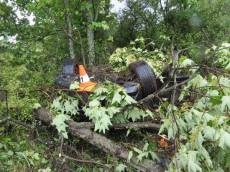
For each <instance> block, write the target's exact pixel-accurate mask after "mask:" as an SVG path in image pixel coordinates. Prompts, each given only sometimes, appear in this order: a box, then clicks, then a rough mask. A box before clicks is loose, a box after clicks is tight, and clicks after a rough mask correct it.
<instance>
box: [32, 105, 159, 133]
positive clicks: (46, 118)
mask: <svg viewBox="0 0 230 172" xmlns="http://www.w3.org/2000/svg"><path fill="white" fill-rule="evenodd" d="M36 118H37V119H38V120H40V121H42V122H44V123H46V124H49V123H51V122H52V115H51V114H50V112H49V111H48V110H47V109H44V108H39V109H38V110H37V112H36ZM74 127H75V128H88V129H93V128H94V124H93V123H92V122H75V123H74ZM160 127H161V125H160V124H157V123H153V122H150V121H147V122H130V123H121V124H113V125H112V126H110V128H114V129H121V130H122V129H140V128H149V129H157V130H158V129H160Z"/></svg>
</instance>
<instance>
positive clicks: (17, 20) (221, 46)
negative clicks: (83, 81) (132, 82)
mask: <svg viewBox="0 0 230 172" xmlns="http://www.w3.org/2000/svg"><path fill="white" fill-rule="evenodd" d="M111 2H114V1H113V0H89V1H82V0H63V1H56V0H40V1H23V0H9V1H4V0H0V171H23V172H24V171H40V172H50V171H58V170H59V169H61V168H62V170H63V169H64V166H65V165H66V164H67V166H68V168H67V167H66V166H65V167H66V169H64V170H69V167H71V168H73V169H74V170H76V171H92V170H95V171H102V170H104V171H106V170H107V169H105V168H101V164H100V161H102V163H104V164H107V165H111V166H114V167H115V168H114V169H115V171H124V170H125V169H127V170H130V171H133V170H134V169H132V168H131V167H129V166H128V165H127V164H125V163H126V162H129V161H130V160H131V159H132V158H135V157H136V158H137V160H138V161H139V162H142V161H143V160H144V159H150V160H154V161H155V162H161V161H162V156H163V157H165V156H164V155H163V153H161V152H162V148H161V147H160V146H159V145H158V141H156V140H154V139H153V136H152V135H153V134H154V135H158V136H160V137H164V138H167V141H168V143H170V144H172V145H173V150H171V152H170V153H171V154H170V155H169V156H167V155H166V157H167V158H168V159H169V163H166V171H189V172H196V171H230V151H229V150H230V149H229V148H230V119H229V116H230V44H229V42H230V36H229V32H230V29H229V28H230V13H229V9H230V3H229V0H211V1H210V0H179V1H178V0H165V1H164V0H161V1H157V0H123V1H122V2H123V3H124V4H125V7H124V8H123V9H122V10H121V11H120V12H113V10H112V5H111ZM177 56H178V60H177V59H176V57H177ZM69 58H74V59H75V60H76V61H77V63H83V64H85V65H86V66H87V67H88V68H89V69H90V68H91V66H92V65H101V64H107V63H109V65H111V66H112V68H113V69H114V71H116V72H122V73H126V72H127V69H128V65H129V64H130V63H132V62H135V61H137V60H144V61H146V62H147V63H148V64H149V65H150V66H151V67H152V69H153V71H154V72H155V73H156V75H157V76H158V77H160V79H161V81H163V79H164V78H162V76H161V74H162V73H161V72H162V71H163V69H165V66H167V65H168V64H170V63H172V62H173V63H174V64H173V65H174V67H175V68H176V69H175V71H174V73H173V74H172V75H174V76H172V77H175V76H176V75H179V74H186V75H188V76H190V79H189V81H188V82H187V83H185V84H183V85H181V86H180V87H176V89H177V91H180V95H179V100H178V102H176V103H175V102H173V101H172V98H164V99H161V100H160V106H159V108H158V109H156V110H155V111H153V112H152V111H149V110H147V109H145V108H143V106H142V104H140V103H139V102H138V101H136V100H134V99H133V98H132V97H130V96H129V95H128V94H127V93H126V92H125V90H124V89H123V88H122V87H120V86H119V85H117V84H114V83H111V82H109V81H106V82H103V83H99V84H98V85H97V87H96V88H95V90H94V93H93V94H91V95H90V96H89V100H88V102H87V103H85V104H83V105H82V97H81V96H80V95H78V94H75V96H74V97H73V96H70V95H69V94H68V93H66V92H65V91H66V90H62V89H57V88H54V84H53V83H54V80H55V77H56V76H57V74H58V73H60V70H61V66H62V63H63V61H64V60H65V59H69ZM172 70H174V69H172ZM78 86H79V83H78V82H75V83H72V85H71V86H70V90H72V91H73V90H74V89H76V88H77V87H78ZM173 91H174V90H173ZM173 91H172V92H173ZM5 93H7V95H4V94H5ZM156 98H157V95H156ZM41 106H42V107H47V108H49V109H50V110H51V111H52V113H53V121H52V125H53V127H55V128H56V129H57V131H58V132H56V130H53V129H51V127H50V128H49V127H48V129H47V130H45V131H44V127H43V126H42V125H41V124H40V122H38V121H37V120H35V119H34V115H33V114H34V110H35V109H37V108H39V107H41ZM83 111H84V114H83ZM82 115H83V118H84V119H86V120H87V121H90V122H92V123H93V124H94V131H95V132H97V133H100V134H103V135H106V136H108V137H111V138H112V139H115V140H116V142H121V141H122V143H121V144H122V145H124V146H125V147H126V148H128V149H129V150H130V152H129V157H128V159H127V161H123V162H121V161H119V160H117V159H116V158H115V157H112V156H111V155H107V156H105V155H104V154H102V153H101V152H100V151H99V150H95V149H94V148H89V147H90V146H88V145H87V144H85V142H82V141H81V140H79V139H74V138H72V136H70V135H68V129H67V123H66V122H67V121H68V120H74V121H77V122H80V121H81V120H82ZM145 120H157V121H158V122H159V123H161V128H160V130H159V133H152V131H151V132H149V131H148V130H144V131H143V130H137V131H136V130H128V131H127V132H126V131H124V133H125V134H124V135H123V134H120V133H119V132H118V134H115V132H114V131H113V130H111V128H112V125H114V124H119V123H126V122H136V121H138V122H140V121H145ZM45 129H46V128H45ZM162 135H164V136H162ZM133 137H134V139H133ZM119 139H120V140H119ZM66 145H68V146H70V145H71V146H72V147H75V148H76V149H77V150H78V151H79V152H83V153H82V154H81V155H80V156H79V155H78V154H77V158H78V157H81V158H82V159H86V161H84V162H83V164H82V162H81V163H79V162H76V159H74V160H75V161H74V160H73V159H67V157H63V156H62V153H63V152H62V151H65V149H64V148H63V147H65V146H66ZM71 146H70V147H71ZM159 150H160V151H159ZM73 152H77V151H76V150H74V151H73V150H71V151H70V153H69V152H68V153H69V155H70V156H71V155H73ZM163 152H164V151H163ZM166 154H167V152H166ZM82 159H81V160H82ZM87 159H88V160H87ZM92 159H95V162H93V164H94V165H96V167H92V166H91V165H84V163H85V162H87V163H89V164H90V163H92V161H93V160H92ZM91 160H92V161H91ZM59 161H60V162H59ZM87 163H86V164H87ZM60 164H61V165H60ZM63 164H64V165H63ZM98 164H99V165H98ZM97 166H100V167H97Z"/></svg>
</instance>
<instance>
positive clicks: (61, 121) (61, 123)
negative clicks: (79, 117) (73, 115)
mask: <svg viewBox="0 0 230 172" xmlns="http://www.w3.org/2000/svg"><path fill="white" fill-rule="evenodd" d="M69 119H70V117H69V116H68V115H64V114H59V115H57V116H55V118H54V119H53V122H52V125H54V126H55V127H56V129H57V130H58V132H59V133H60V134H61V135H62V136H63V137H64V138H66V139H67V138H68V135H67V131H66V127H67V125H66V123H65V121H67V120H69Z"/></svg>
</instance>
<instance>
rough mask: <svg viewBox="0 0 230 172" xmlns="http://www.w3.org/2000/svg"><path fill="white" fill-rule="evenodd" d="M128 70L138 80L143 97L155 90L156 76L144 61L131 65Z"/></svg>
mask: <svg viewBox="0 0 230 172" xmlns="http://www.w3.org/2000/svg"><path fill="white" fill-rule="evenodd" d="M129 69H130V71H131V72H132V73H134V74H135V76H136V77H137V79H138V80H139V82H140V85H141V91H142V96H143V97H146V96H148V95H149V94H152V93H153V92H155V91H156V90H157V83H156V75H155V74H154V72H153V71H152V69H151V67H150V66H149V65H148V64H147V63H146V62H145V61H137V62H134V63H131V64H130V65H129Z"/></svg>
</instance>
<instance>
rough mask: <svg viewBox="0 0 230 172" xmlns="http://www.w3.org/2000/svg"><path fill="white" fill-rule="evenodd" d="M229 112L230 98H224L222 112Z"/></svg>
mask: <svg viewBox="0 0 230 172" xmlns="http://www.w3.org/2000/svg"><path fill="white" fill-rule="evenodd" d="M227 110H230V96H223V97H222V104H221V111H222V112H225V111H227Z"/></svg>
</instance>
